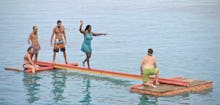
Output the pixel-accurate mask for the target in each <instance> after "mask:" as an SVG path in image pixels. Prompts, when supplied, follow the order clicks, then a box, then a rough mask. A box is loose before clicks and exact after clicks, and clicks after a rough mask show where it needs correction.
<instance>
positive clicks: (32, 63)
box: [27, 55, 34, 65]
mask: <svg viewBox="0 0 220 105" xmlns="http://www.w3.org/2000/svg"><path fill="white" fill-rule="evenodd" d="M27 58H28V61H29V62H30V63H31V65H34V62H33V61H32V60H31V57H30V55H28V56H27Z"/></svg>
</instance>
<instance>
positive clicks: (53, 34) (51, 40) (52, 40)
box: [50, 29, 55, 46]
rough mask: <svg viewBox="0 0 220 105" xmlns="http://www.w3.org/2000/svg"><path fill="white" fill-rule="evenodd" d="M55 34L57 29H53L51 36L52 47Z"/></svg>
mask: <svg viewBox="0 0 220 105" xmlns="http://www.w3.org/2000/svg"><path fill="white" fill-rule="evenodd" d="M54 34H55V29H53V32H52V35H51V39H50V45H51V46H52V41H53V37H54Z"/></svg>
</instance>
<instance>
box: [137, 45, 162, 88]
mask: <svg viewBox="0 0 220 105" xmlns="http://www.w3.org/2000/svg"><path fill="white" fill-rule="evenodd" d="M140 70H141V75H142V78H143V82H144V85H147V86H152V87H153V88H157V87H156V86H155V85H154V83H155V84H159V82H158V77H159V70H158V69H157V63H156V59H155V58H154V56H153V49H151V48H149V49H148V55H146V56H145V57H144V58H143V60H142V62H141V67H140ZM150 75H156V78H155V81H149V76H150Z"/></svg>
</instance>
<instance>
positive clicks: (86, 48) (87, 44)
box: [81, 33, 93, 53]
mask: <svg viewBox="0 0 220 105" xmlns="http://www.w3.org/2000/svg"><path fill="white" fill-rule="evenodd" d="M92 39H93V37H92V33H86V35H85V36H84V41H83V44H82V47H81V51H82V52H84V53H92V48H91V41H92Z"/></svg>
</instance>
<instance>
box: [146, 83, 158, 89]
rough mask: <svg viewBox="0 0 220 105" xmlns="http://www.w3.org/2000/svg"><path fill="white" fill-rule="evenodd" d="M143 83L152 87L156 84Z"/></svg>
mask: <svg viewBox="0 0 220 105" xmlns="http://www.w3.org/2000/svg"><path fill="white" fill-rule="evenodd" d="M144 85H146V86H151V87H153V88H157V86H155V85H154V84H152V83H149V82H148V83H144Z"/></svg>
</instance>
